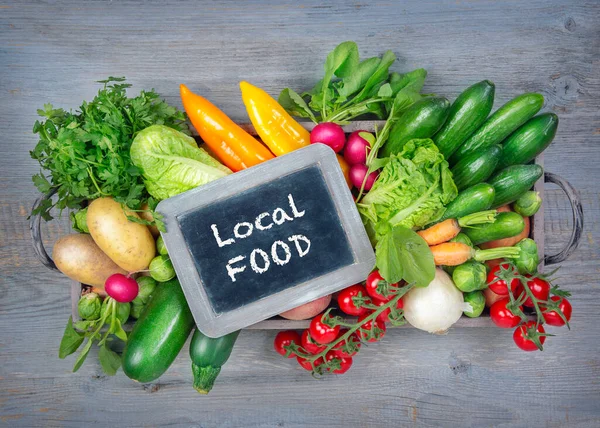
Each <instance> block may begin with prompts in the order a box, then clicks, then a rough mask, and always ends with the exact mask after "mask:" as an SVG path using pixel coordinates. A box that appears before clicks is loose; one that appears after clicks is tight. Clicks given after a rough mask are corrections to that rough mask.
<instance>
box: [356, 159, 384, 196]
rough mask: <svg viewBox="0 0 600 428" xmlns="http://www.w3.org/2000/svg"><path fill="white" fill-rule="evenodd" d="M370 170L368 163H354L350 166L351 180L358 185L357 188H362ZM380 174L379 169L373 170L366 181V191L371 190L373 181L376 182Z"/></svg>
mask: <svg viewBox="0 0 600 428" xmlns="http://www.w3.org/2000/svg"><path fill="white" fill-rule="evenodd" d="M368 170H369V168H367V166H366V165H361V164H356V165H352V168H350V181H352V184H353V185H354V187H356V188H357V189H360V188H361V186H362V184H363V181H364V179H365V175H366V174H367V171H368ZM378 175H379V173H378V172H377V171H373V172H372V173H370V174H369V176H368V177H367V181H366V183H365V188H364V190H365V192H368V191H369V190H371V187H373V183H375V180H376V179H377V176H378Z"/></svg>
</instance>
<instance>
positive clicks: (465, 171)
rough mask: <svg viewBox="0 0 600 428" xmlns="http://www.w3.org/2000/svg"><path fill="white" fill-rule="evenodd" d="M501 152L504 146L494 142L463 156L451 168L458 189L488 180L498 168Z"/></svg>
mask: <svg viewBox="0 0 600 428" xmlns="http://www.w3.org/2000/svg"><path fill="white" fill-rule="evenodd" d="M501 154H502V147H500V145H498V144H494V145H493V146H490V147H486V148H484V149H481V150H478V151H476V152H474V153H469V154H468V155H466V156H465V157H464V158H462V159H461V160H460V161H459V162H458V163H457V164H456V165H454V166H453V167H452V168H451V169H450V171H451V172H452V178H453V179H454V184H456V188H457V189H458V191H459V192H460V191H461V190H464V189H466V188H467V187H470V186H473V185H475V184H477V183H481V182H482V181H485V180H487V179H488V178H489V177H490V175H492V173H493V172H494V170H495V169H496V165H497V164H498V160H499V159H500V155H501Z"/></svg>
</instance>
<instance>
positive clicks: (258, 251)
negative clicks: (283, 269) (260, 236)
mask: <svg viewBox="0 0 600 428" xmlns="http://www.w3.org/2000/svg"><path fill="white" fill-rule="evenodd" d="M257 254H260V256H261V257H262V259H263V261H264V266H263V267H262V268H260V267H258V265H257V264H256V255H257ZM269 266H271V262H270V261H269V255H268V254H267V253H265V252H264V251H263V250H261V249H260V248H256V249H254V250H252V253H251V254H250V267H252V270H253V271H254V272H256V273H265V272H266V271H267V270H268V269H269Z"/></svg>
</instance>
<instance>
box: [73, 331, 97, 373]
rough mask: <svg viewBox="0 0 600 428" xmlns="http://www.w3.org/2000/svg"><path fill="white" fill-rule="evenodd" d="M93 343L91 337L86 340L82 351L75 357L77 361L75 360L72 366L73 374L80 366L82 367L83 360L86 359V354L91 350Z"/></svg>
mask: <svg viewBox="0 0 600 428" xmlns="http://www.w3.org/2000/svg"><path fill="white" fill-rule="evenodd" d="M93 342H94V341H93V338H92V337H90V338H88V340H87V342H86V343H85V346H84V347H83V349H82V350H81V352H80V353H79V355H78V356H77V360H75V365H74V366H73V373H75V372H76V371H77V370H79V369H80V368H81V366H82V365H83V363H84V361H85V359H86V358H87V356H88V354H89V353H90V349H92V343H93Z"/></svg>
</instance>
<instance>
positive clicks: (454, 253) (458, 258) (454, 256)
mask: <svg viewBox="0 0 600 428" xmlns="http://www.w3.org/2000/svg"><path fill="white" fill-rule="evenodd" d="M429 249H430V250H431V252H432V253H433V261H434V262H435V264H436V266H440V265H444V266H458V265H462V264H463V263H464V262H466V261H467V260H469V259H471V258H472V257H473V253H474V251H475V250H473V248H471V247H469V246H468V245H467V244H463V243H462V242H444V243H443V244H438V245H434V246H432V247H429Z"/></svg>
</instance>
